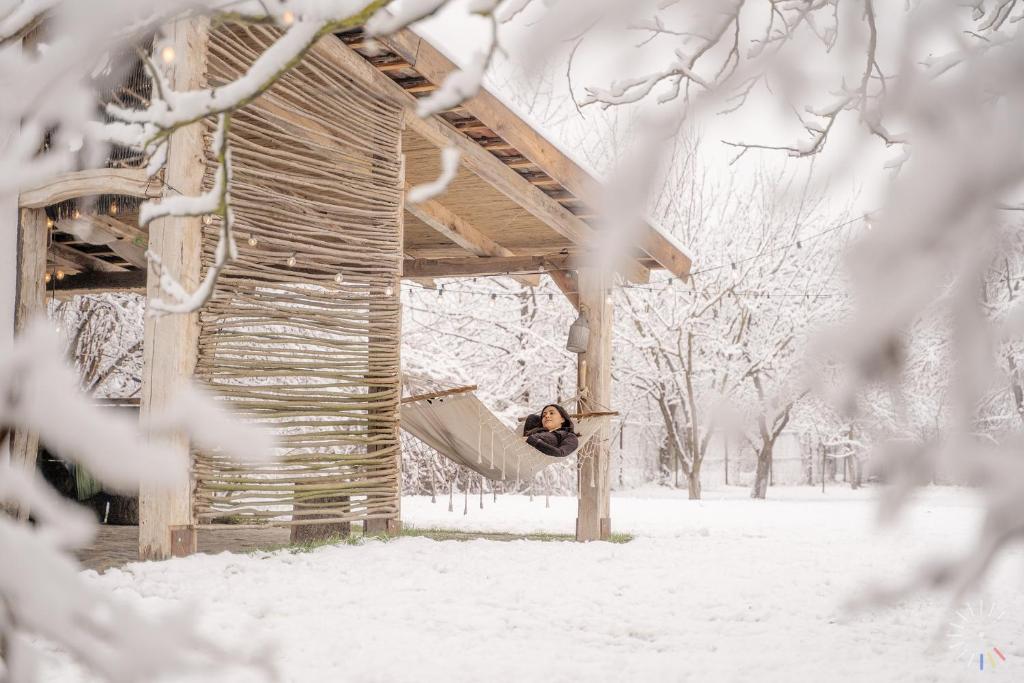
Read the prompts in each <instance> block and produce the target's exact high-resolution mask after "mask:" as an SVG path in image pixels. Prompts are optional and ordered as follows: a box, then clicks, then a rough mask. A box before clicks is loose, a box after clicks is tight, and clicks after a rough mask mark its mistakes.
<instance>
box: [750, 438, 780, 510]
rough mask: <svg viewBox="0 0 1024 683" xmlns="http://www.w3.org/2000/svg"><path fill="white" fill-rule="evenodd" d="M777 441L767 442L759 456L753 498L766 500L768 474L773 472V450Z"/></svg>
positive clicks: (751, 492)
mask: <svg viewBox="0 0 1024 683" xmlns="http://www.w3.org/2000/svg"><path fill="white" fill-rule="evenodd" d="M774 447H775V441H774V440H771V441H765V442H764V444H763V445H762V446H761V450H760V451H759V452H758V454H757V471H756V472H755V473H754V486H753V488H752V489H751V490H750V497H751V498H762V499H763V498H765V497H767V494H768V473H769V472H770V471H771V463H772V450H773V449H774Z"/></svg>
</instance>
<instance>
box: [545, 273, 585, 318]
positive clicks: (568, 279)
mask: <svg viewBox="0 0 1024 683" xmlns="http://www.w3.org/2000/svg"><path fill="white" fill-rule="evenodd" d="M548 275H549V276H550V277H551V279H552V280H553V281H554V283H555V285H556V286H557V287H558V289H560V290H561V291H562V294H564V295H565V298H566V299H568V300H569V303H570V304H572V307H573V308H575V309H576V310H577V311H579V310H580V295H579V291H577V288H576V280H575V278H574V273H573V271H571V270H549V271H548Z"/></svg>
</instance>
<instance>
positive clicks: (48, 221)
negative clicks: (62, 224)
mask: <svg viewBox="0 0 1024 683" xmlns="http://www.w3.org/2000/svg"><path fill="white" fill-rule="evenodd" d="M46 227H48V228H52V227H53V219H52V218H47V219H46Z"/></svg>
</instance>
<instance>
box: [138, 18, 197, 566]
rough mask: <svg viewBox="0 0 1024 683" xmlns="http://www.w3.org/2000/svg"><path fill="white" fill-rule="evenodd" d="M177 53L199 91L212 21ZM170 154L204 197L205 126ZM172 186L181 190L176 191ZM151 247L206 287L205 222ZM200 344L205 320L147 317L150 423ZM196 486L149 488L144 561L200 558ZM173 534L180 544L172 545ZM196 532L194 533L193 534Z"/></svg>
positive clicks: (191, 191)
mask: <svg viewBox="0 0 1024 683" xmlns="http://www.w3.org/2000/svg"><path fill="white" fill-rule="evenodd" d="M168 35H169V37H170V41H171V44H172V45H173V47H174V52H175V54H176V55H177V57H176V59H175V61H174V62H173V64H172V65H171V67H170V73H169V78H170V82H171V86H172V87H173V88H174V89H175V90H193V89H197V88H201V87H203V86H204V84H205V71H206V67H205V63H206V52H207V36H208V22H207V20H205V19H201V18H198V19H187V20H182V21H179V22H176V23H175V24H174V25H173V26H171V27H170V28H169V30H168ZM168 145H169V146H168V150H167V166H166V171H165V173H166V186H167V188H168V189H167V190H166V195H167V196H173V195H174V194H176V192H178V191H180V192H181V193H183V194H186V195H196V194H199V193H200V192H201V191H202V181H203V174H204V173H205V171H206V158H205V154H204V150H203V127H202V123H195V124H192V125H190V126H187V127H185V128H182V129H180V130H178V131H176V132H175V133H174V134H172V135H171V137H170V141H169V143H168ZM170 188H174V189H173V190H172V189H170ZM149 248H150V249H151V250H152V251H153V252H154V253H155V254H157V255H158V256H159V257H160V258H161V259H162V261H163V267H164V268H165V269H166V270H167V272H168V273H170V274H171V275H173V276H175V277H176V278H178V281H179V282H181V283H182V285H184V286H185V287H186V288H187V289H189V290H190V291H191V290H193V289H195V287H196V286H198V284H199V280H200V272H201V261H200V257H201V254H202V223H201V221H200V219H199V217H187V218H186V217H177V216H172V217H167V218H163V219H160V220H157V221H154V222H153V223H152V224H151V225H150V229H149ZM146 294H147V298H148V299H153V298H160V297H162V296H163V295H162V293H161V291H160V286H159V280H158V279H157V277H156V275H155V274H154V273H153V272H152V271H150V272H149V276H148V279H147V286H146ZM198 339H199V320H198V315H197V314H195V313H193V314H189V315H164V316H159V317H155V316H146V321H145V334H144V344H145V350H144V353H143V372H142V409H141V415H142V419H143V420H146V419H148V418H149V416H151V415H153V414H159V413H160V412H161V411H163V410H164V409H165V408H166V407H167V405H168V404H170V402H171V401H173V400H174V398H175V396H176V395H177V394H178V393H179V391H180V390H181V389H182V388H183V387H184V386H185V385H186V384H187V383H188V382H189V381H190V379H191V377H192V373H193V371H194V370H195V365H196V354H197V347H198ZM166 438H168V440H169V445H170V446H171V447H172V449H173V450H174V451H175V453H176V455H177V456H178V457H179V458H181V460H182V461H183V462H188V463H189V464H190V465H191V461H192V457H191V452H190V447H189V441H188V438H187V437H186V436H185V435H184V434H176V435H173V436H170V437H166ZM193 523H194V519H193V514H192V483H191V481H189V482H188V483H186V484H184V485H179V486H166V485H160V484H156V483H151V482H147V483H144V484H143V485H142V487H141V489H140V491H139V557H140V559H143V560H159V559H166V558H168V557H170V556H171V555H172V548H173V554H174V555H182V554H189V553H194V552H195V551H196V538H195V533H194V529H193ZM172 531H173V532H174V533H173V536H174V538H173V540H172ZM189 531H191V533H189Z"/></svg>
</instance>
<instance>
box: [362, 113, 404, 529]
mask: <svg viewBox="0 0 1024 683" xmlns="http://www.w3.org/2000/svg"><path fill="white" fill-rule="evenodd" d="M401 127H402V130H404V128H406V124H404V117H402V126H401ZM397 154H398V158H399V159H401V167H400V170H399V172H398V187H399V191H400V193H401V194H400V196H399V199H398V248H399V251H398V253H397V254H395V257H396V258H397V259H398V278H396V279H395V281H394V283H393V284H392V291H391V296H392V297H394V301H395V303H396V304H397V305H398V307H399V310H400V308H401V274H402V272H401V265H402V259H403V258H404V255H403V254H402V253H401V245H403V244H404V242H406V155H404V154H403V153H402V151H401V135H399V136H398V150H397ZM393 343H394V344H396V345H397V351H398V353H400V352H401V316H400V315H399V317H398V334H397V335H395V338H394V341H393ZM399 367H400V364H399ZM398 382H399V391H400V386H401V379H400V378H399V380H398ZM399 395H400V393H399ZM400 404H401V403H400V401H399V409H400ZM399 420H400V417H399ZM394 431H395V433H394V438H395V442H396V443H398V444H399V446H400V443H401V440H400V438H401V437H400V435H399V434H398V425H397V424H395V428H394ZM370 450H371V451H372V450H373V446H370ZM394 458H395V486H396V487H397V490H395V501H396V503H395V513H394V516H393V517H389V518H387V519H368V520H366V521H365V522H362V533H364V535H379V533H386V535H388V536H397V535H398V533H399V532H400V531H401V449H400V447H399V449H398V450H397V451H395V455H394Z"/></svg>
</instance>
